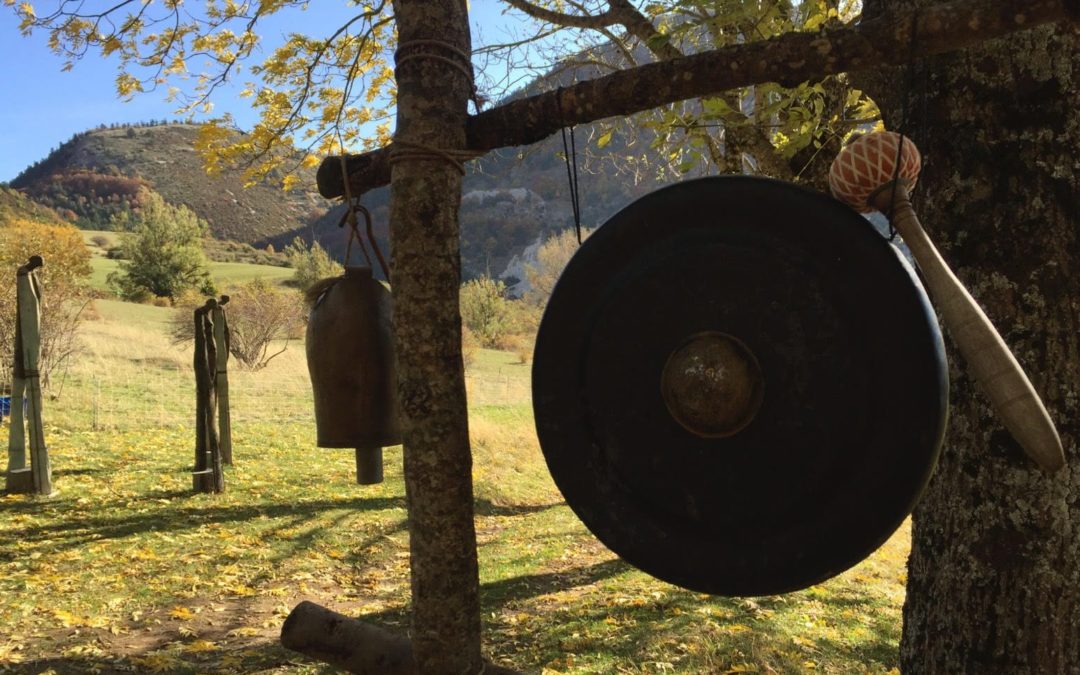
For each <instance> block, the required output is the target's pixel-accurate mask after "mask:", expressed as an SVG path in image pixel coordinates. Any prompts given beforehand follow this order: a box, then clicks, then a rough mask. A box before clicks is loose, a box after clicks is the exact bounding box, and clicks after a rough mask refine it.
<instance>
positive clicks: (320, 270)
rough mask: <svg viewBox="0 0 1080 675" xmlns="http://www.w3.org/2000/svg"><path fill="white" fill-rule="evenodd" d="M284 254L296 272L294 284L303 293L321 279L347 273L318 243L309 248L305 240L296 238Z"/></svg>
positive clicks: (313, 243)
mask: <svg viewBox="0 0 1080 675" xmlns="http://www.w3.org/2000/svg"><path fill="white" fill-rule="evenodd" d="M282 252H283V253H284V254H285V255H286V256H288V258H289V265H290V267H292V268H293V269H294V270H295V272H293V283H295V284H296V286H297V287H299V288H300V290H301V291H306V290H307V289H309V288H311V286H312V284H314V283H315V282H316V281H319V280H320V279H325V278H327V277H336V276H338V275H340V274H342V273H343V272H344V271H345V268H343V267H342V266H341V265H340V264H338V263H337V262H336V261H335V260H334V259H333V258H331V257H330V254H329V253H327V252H326V249H324V248H323V247H322V246H320V245H319V242H317V241H315V242H312V243H311V246H308V245H307V244H306V243H304V240H303V239H301V238H300V237H296V238H295V239H293V240H292V243H291V244H289V245H288V246H286V247H285V249H284V250H283V251H282Z"/></svg>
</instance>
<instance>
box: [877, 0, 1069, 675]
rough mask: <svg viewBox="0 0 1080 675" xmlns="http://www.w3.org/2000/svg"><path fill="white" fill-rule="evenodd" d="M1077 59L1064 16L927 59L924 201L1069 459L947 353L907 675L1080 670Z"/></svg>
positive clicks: (916, 569)
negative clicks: (941, 435)
mask: <svg viewBox="0 0 1080 675" xmlns="http://www.w3.org/2000/svg"><path fill="white" fill-rule="evenodd" d="M883 4H885V3H883V2H880V1H879V2H877V3H876V5H878V6H880V5H883ZM888 4H889V5H890V8H891V7H893V6H895V4H894V3H888ZM919 4H921V5H923V6H924V7H927V8H929V7H930V6H932V4H933V3H932V2H928V1H927V0H922V1H921V2H920V3H919ZM874 9H875V3H872V2H868V3H867V6H866V10H867V11H868V12H872V11H873V10H874ZM1078 53H1080V39H1078V35H1077V33H1076V31H1075V30H1074V29H1073V28H1072V27H1070V26H1059V27H1057V28H1041V29H1038V30H1035V31H1030V32H1025V33H1022V34H1017V35H1015V36H1012V37H1009V38H1008V39H1002V40H998V41H994V42H990V43H986V44H985V45H983V46H980V47H978V48H972V49H970V50H968V51H966V52H963V53H959V54H955V55H949V56H945V57H936V58H934V59H932V60H931V61H929V62H926V63H924V64H923V65H920V66H918V68H917V70H916V73H917V75H918V76H917V77H916V83H917V86H916V88H915V90H914V92H913V94H912V96H913V97H912V104H913V105H912V106H911V110H910V117H912V118H913V119H912V120H911V123H910V124H908V125H907V128H908V129H909V131H910V133H911V135H912V136H913V138H914V140H915V142H916V144H917V145H918V146H919V147H920V149H921V150H922V152H923V157H924V169H923V172H922V177H921V179H920V187H919V188H918V189H917V190H916V195H917V197H918V200H917V203H916V208H917V210H918V211H919V215H920V217H921V219H922V221H923V223H924V225H926V227H927V230H928V232H929V234H930V236H931V237H932V238H933V239H934V240H935V241H936V242H937V243H938V245H939V247H940V248H941V250H942V253H943V255H944V256H945V258H946V259H947V260H948V261H949V262H950V264H951V265H952V266H953V269H954V270H955V271H956V272H957V275H958V276H959V277H960V278H961V280H963V281H964V282H965V284H966V285H967V287H968V289H969V290H970V291H971V293H972V295H973V296H974V297H975V298H976V300H978V301H979V302H980V303H981V304H982V306H983V307H984V309H985V310H986V313H987V315H988V316H989V317H990V319H991V320H992V321H993V322H994V323H995V325H996V326H997V327H998V330H999V331H1000V332H1001V334H1002V337H1003V338H1004V339H1005V341H1006V343H1008V344H1009V345H1010V346H1011V347H1012V349H1013V351H1014V352H1015V354H1016V356H1017V358H1018V360H1019V361H1020V363H1021V365H1023V366H1024V368H1025V369H1026V370H1027V372H1028V374H1029V376H1030V377H1031V380H1032V383H1033V384H1034V386H1035V388H1036V390H1037V391H1038V392H1039V393H1040V394H1041V395H1042V397H1043V400H1044V401H1045V403H1046V405H1047V409H1048V410H1049V412H1050V415H1051V417H1052V418H1053V419H1054V421H1055V422H1056V424H1057V428H1058V430H1059V432H1060V433H1061V438H1062V441H1063V444H1064V447H1065V453H1066V462H1067V464H1066V467H1065V468H1064V469H1062V470H1061V471H1058V472H1057V473H1054V474H1047V473H1045V472H1043V471H1041V470H1040V469H1039V468H1038V467H1037V466H1036V465H1035V464H1034V463H1033V462H1031V461H1030V460H1029V459H1027V458H1026V457H1025V456H1024V454H1023V453H1022V452H1021V450H1020V448H1019V447H1018V446H1017V444H1016V442H1015V441H1014V440H1013V439H1012V438H1011V437H1010V435H1009V434H1008V432H1006V431H1005V429H1004V428H1003V427H1002V425H1001V423H1000V421H999V420H998V419H996V418H995V417H994V416H993V414H992V413H991V411H990V409H989V406H988V402H987V399H986V397H985V396H984V395H983V393H982V392H981V391H980V390H979V388H978V386H977V385H976V384H975V383H973V381H972V380H971V378H970V377H969V374H968V373H967V372H966V366H965V364H964V363H963V362H962V360H961V359H960V357H959V355H958V353H957V351H956V350H955V349H954V348H953V349H950V378H951V380H952V392H951V395H952V407H951V420H950V425H949V432H948V435H947V438H946V447H945V449H944V451H943V453H942V457H941V462H940V464H939V466H938V468H937V472H936V474H935V475H934V478H933V480H932V481H931V483H930V486H929V489H928V492H927V494H926V495H925V496H924V497H923V499H922V501H921V502H920V503H919V505H918V507H917V509H916V511H915V519H914V529H913V541H912V552H911V557H910V560H909V573H908V589H907V590H908V595H907V601H906V603H905V606H904V633H903V639H902V644H901V664H902V670H903V671H904V672H907V673H979V674H983V673H1008V674H1010V675H1014V674H1021V673H1076V672H1080V456H1078V449H1077V441H1078V440H1080V193H1078V189H1077V185H1078V181H1080V162H1078V160H1077V157H1080V60H1078V59H1077V54H1078ZM898 81H900V82H902V80H897V79H895V78H894V79H893V80H892V82H893V86H894V87H895V83H896V82H898ZM868 91H869V93H870V94H871V95H872V96H875V97H877V98H879V100H881V99H883V98H884V99H889V98H890V97H889V95H888V92H887V91H886V90H883V89H878V91H875V89H874V88H872V87H869V88H868ZM878 92H880V93H881V95H880V96H879V93H878ZM891 93H892V97H891V102H890V101H888V100H887V101H886V103H887V104H888V105H887V108H891V109H892V110H893V111H894V115H893V116H892V119H893V120H894V124H895V120H896V115H895V111H896V103H897V101H898V100H899V96H898V94H899V93H900V92H899V91H898V89H896V88H894V89H893V90H892V92H891ZM919 193H921V194H919Z"/></svg>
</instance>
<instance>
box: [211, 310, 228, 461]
mask: <svg viewBox="0 0 1080 675" xmlns="http://www.w3.org/2000/svg"><path fill="white" fill-rule="evenodd" d="M227 302H229V296H227V295H223V296H221V299H220V300H218V303H217V306H216V307H214V309H213V311H212V312H211V319H212V320H213V322H214V347H215V349H216V351H217V357H216V373H215V379H214V389H215V390H216V392H217V413H218V447H219V448H220V449H221V463H222V464H224V465H227V466H232V463H233V456H232V416H231V415H230V413H229V372H228V369H229V347H230V346H231V336H230V334H229V320H228V318H227V317H226V315H225V304H226V303H227Z"/></svg>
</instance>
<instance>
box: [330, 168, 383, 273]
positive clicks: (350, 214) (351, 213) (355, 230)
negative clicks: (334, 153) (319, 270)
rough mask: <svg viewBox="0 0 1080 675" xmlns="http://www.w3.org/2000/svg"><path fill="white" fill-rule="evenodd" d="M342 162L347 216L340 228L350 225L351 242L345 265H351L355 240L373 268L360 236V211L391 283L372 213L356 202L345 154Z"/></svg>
mask: <svg viewBox="0 0 1080 675" xmlns="http://www.w3.org/2000/svg"><path fill="white" fill-rule="evenodd" d="M338 158H339V159H340V160H341V176H342V178H343V181H342V182H343V183H344V187H345V214H344V215H343V216H342V217H341V221H340V222H339V223H338V227H341V226H342V225H344V224H345V222H346V221H348V223H349V241H348V244H347V245H346V247H345V264H346V265H348V264H349V257H350V256H351V254H352V242H353V238H354V237H355V238H356V241H357V242H359V244H360V250H361V251H362V252H363V254H364V259H365V260H367V264H368V267H371V257H370V256H369V255H368V252H367V247H366V246H364V238H363V237H362V236H361V235H360V228H359V225H358V224H357V222H356V212H357V211H359V212H360V213H362V214H363V215H364V224H365V226H366V228H365V229H366V230H367V239H368V243H370V244H371V249H372V250H373V251H374V252H375V257H376V258H377V259H378V260H379V267H381V268H382V273H383V275H384V276H385V277H386V280H387V281H390V268H389V267H388V266H387V264H386V259H385V258H383V255H382V251H380V250H379V244H378V242H376V241H375V232H374V228H373V226H372V222H371V212H370V211H368V210H367V208H365V207H364V206H363V205H362V204H361V203H360V201H359V199H356V200H354V199H353V196H352V187H351V186H350V185H349V183H350V181H349V171H348V165H347V164H346V162H345V154H344V153H342V154H340V155H338Z"/></svg>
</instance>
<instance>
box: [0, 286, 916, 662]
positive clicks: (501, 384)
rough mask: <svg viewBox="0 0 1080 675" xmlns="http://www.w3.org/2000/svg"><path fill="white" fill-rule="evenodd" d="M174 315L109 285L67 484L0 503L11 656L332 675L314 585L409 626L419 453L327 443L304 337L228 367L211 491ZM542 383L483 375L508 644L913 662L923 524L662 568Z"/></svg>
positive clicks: (491, 569) (66, 384)
mask: <svg viewBox="0 0 1080 675" xmlns="http://www.w3.org/2000/svg"><path fill="white" fill-rule="evenodd" d="M269 269H270V270H273V273H277V272H276V270H274V268H269ZM244 272H245V274H255V273H256V272H257V270H244ZM171 311H172V310H170V309H168V308H162V307H153V306H148V305H131V304H127V303H121V302H118V301H112V300H97V301H96V302H95V305H94V308H93V311H91V312H90V314H89V315H88V320H86V321H85V323H84V324H83V326H82V329H81V340H82V352H81V354H80V355H79V357H78V359H77V360H76V361H75V362H73V363H72V364H71V365H70V367H69V368H68V370H67V372H66V373H65V374H63V375H62V376H61V378H59V379H58V380H57V381H56V382H54V383H53V385H52V387H51V388H50V390H49V392H48V396H47V398H46V401H45V404H44V408H45V420H46V439H47V442H48V445H49V449H50V454H51V458H52V466H53V471H54V482H55V485H56V488H57V489H58V493H57V494H56V495H54V496H52V497H50V498H40V499H39V498H33V497H30V496H24V495H8V496H6V497H4V498H2V499H0V617H3V620H2V621H0V673H26V674H30V673H34V674H38V673H56V674H63V673H121V672H134V673H150V672H156V673H176V674H180V673H323V672H332V671H331V670H330V669H329V668H326V667H323V666H321V665H319V664H317V663H314V662H312V661H310V660H308V659H306V658H305V657H303V656H300V655H297V654H294V653H292V652H288V651H286V650H284V649H283V648H281V647H280V646H279V645H278V643H277V636H278V632H279V630H280V627H281V623H282V621H283V619H284V617H285V616H286V615H287V614H288V612H289V611H290V609H291V608H292V607H293V606H294V605H295V604H296V603H298V602H299V601H301V600H311V601H314V602H317V603H319V604H322V605H325V606H328V607H330V608H332V609H335V610H336V611H339V612H342V613H346V614H350V615H353V616H357V617H360V618H363V619H365V620H368V621H372V622H376V623H379V624H381V625H383V626H388V627H391V628H394V629H396V630H399V631H402V632H404V631H406V630H407V628H408V611H409V577H408V564H409V560H408V529H407V524H406V523H407V521H406V516H407V514H406V510H405V497H404V486H403V482H402V476H401V463H400V459H401V449H400V448H391V449H387V450H386V453H385V454H386V480H385V482H384V483H383V484H381V485H377V486H359V485H356V484H355V474H354V471H355V465H354V460H353V454H352V452H350V451H348V450H329V449H320V448H317V447H315V428H314V422H313V419H312V411H311V401H310V388H309V383H308V379H307V371H306V365H305V361H304V353H303V345H302V344H300V343H298V342H295V341H294V342H293V343H291V344H290V345H289V346H288V349H287V350H286V351H285V352H284V353H283V354H282V355H281V356H280V357H278V358H277V359H275V360H274V361H272V362H271V363H270V365H269V366H268V367H267V368H266V369H264V370H261V371H258V372H244V371H241V370H237V369H232V370H231V371H230V396H231V400H232V419H233V445H234V457H235V462H234V465H233V466H232V467H229V468H228V469H227V471H226V492H225V493H224V494H222V495H206V494H194V493H193V492H192V489H191V475H190V469H191V465H192V460H193V447H194V430H193V424H192V420H193V418H194V383H193V375H192V371H191V365H190V362H191V356H190V352H189V351H188V348H187V347H184V346H177V345H174V344H173V343H172V342H171V341H170V339H169V337H168V336H167V326H168V319H169V316H170V312H171ZM529 378H530V369H529V366H528V365H526V364H522V363H520V362H519V358H518V357H517V356H516V355H513V354H510V353H506V352H499V351H491V350H481V351H480V352H478V353H477V354H476V356H475V358H474V359H473V361H472V363H471V364H470V366H469V368H468V371H467V386H468V390H469V400H470V408H469V414H470V420H469V424H470V435H471V437H472V446H473V452H474V467H473V478H474V481H475V492H476V528H477V536H478V541H479V547H480V551H479V555H480V576H481V579H480V580H481V600H482V604H483V621H484V631H485V632H484V634H485V652H486V654H487V655H488V656H489V657H490V658H492V659H493V660H495V661H497V662H499V663H502V664H504V665H508V666H513V667H516V668H519V669H521V670H523V671H525V672H535V673H547V674H550V675H553V674H555V673H673V672H678V673H804V672H824V673H845V674H846V673H888V672H897V671H896V666H897V661H898V659H897V653H896V652H897V648H896V645H897V642H898V640H899V631H900V610H901V606H902V603H903V599H904V582H905V571H904V563H905V559H906V556H907V550H908V539H909V531H908V529H907V526H906V525H905V526H904V527H903V528H901V530H900V531H899V532H898V533H897V534H896V535H895V536H894V537H893V538H892V539H891V540H890V541H889V542H888V543H886V544H885V545H884V546H883V547H882V548H881V549H880V550H878V551H877V552H876V553H875V554H874V555H873V556H871V557H870V558H868V559H867V560H866V561H864V562H863V563H861V564H860V565H858V566H857V567H855V568H853V569H852V570H849V571H848V572H847V573H845V574H843V575H841V576H839V577H837V578H835V579H833V580H831V581H829V582H827V583H824V584H821V585H819V586H815V587H812V588H810V589H807V590H805V591H801V592H797V593H792V594H788V595H784V596H774V597H760V598H752V599H751V598H720V597H711V596H707V595H702V594H698V593H694V592H690V591H686V590H683V589H680V588H677V587H674V586H671V585H669V584H666V583H663V582H660V581H657V580H654V579H652V578H651V577H649V576H647V575H645V574H643V573H641V572H639V571H637V570H634V569H633V568H631V567H629V566H628V565H626V564H625V563H623V562H621V561H620V560H619V559H618V558H616V557H615V556H614V555H613V554H612V553H610V552H609V551H607V550H606V549H605V548H604V547H603V546H602V545H601V544H599V543H598V542H597V541H596V540H595V538H593V537H592V535H590V534H589V532H588V531H587V530H586V529H585V528H584V527H583V526H582V525H581V524H580V523H579V522H578V520H577V519H576V517H575V516H574V515H573V513H572V512H571V511H570V509H569V508H568V507H567V506H566V505H565V504H564V503H563V501H562V499H561V497H560V495H559V492H558V490H557V489H556V488H555V486H554V484H553V483H552V481H551V479H550V477H549V475H548V472H547V469H546V466H545V464H544V460H543V456H542V454H541V451H540V448H539V446H538V444H537V440H536V436H535V432H534V428H533V420H532V412H531V404H530V386H529ZM5 424H6V423H5ZM3 431H4V432H6V426H5V428H4V430H3Z"/></svg>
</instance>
